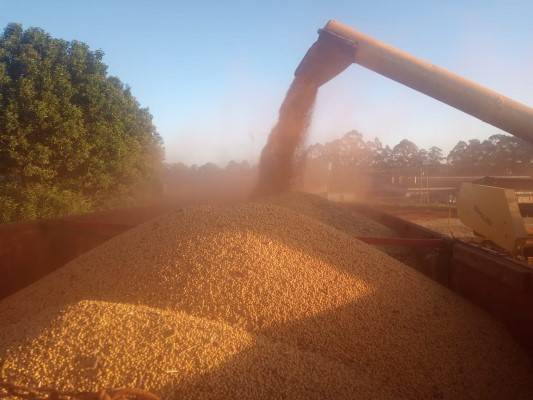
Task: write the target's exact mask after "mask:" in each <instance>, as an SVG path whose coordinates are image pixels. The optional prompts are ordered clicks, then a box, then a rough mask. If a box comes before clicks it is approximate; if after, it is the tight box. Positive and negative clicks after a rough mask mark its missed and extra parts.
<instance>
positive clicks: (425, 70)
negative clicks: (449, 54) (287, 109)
mask: <svg viewBox="0 0 533 400" xmlns="http://www.w3.org/2000/svg"><path fill="white" fill-rule="evenodd" d="M319 35H320V36H319V38H318V40H317V41H316V42H315V43H314V44H313V46H312V47H311V48H310V49H309V51H308V52H307V54H306V55H305V57H304V59H303V60H302V61H301V63H300V65H299V66H298V68H297V69H296V72H295V76H296V78H299V79H302V80H307V81H310V82H314V83H315V84H316V85H318V86H320V85H322V84H324V83H325V82H327V81H329V80H330V79H332V78H333V77H335V76H336V75H338V74H339V73H341V72H342V71H344V70H345V69H346V68H347V67H348V66H349V65H350V64H352V63H357V64H359V65H362V66H363V67H366V68H368V69H370V70H373V71H375V72H377V73H379V74H381V75H383V76H386V77H388V78H390V79H393V80H395V81H397V82H399V83H402V84H404V85H406V86H408V87H410V88H412V89H415V90H418V91H419V92H422V93H424V94H426V95H428V96H431V97H433V98H435V99H437V100H439V101H441V102H443V103H446V104H448V105H450V106H452V107H455V108H457V109H459V110H461V111H463V112H465V113H467V114H470V115H472V116H474V117H476V118H479V119H480V120H482V121H485V122H487V123H489V124H491V125H493V126H496V127H498V128H500V129H503V130H504V131H506V132H509V133H510V134H512V135H514V136H517V137H519V138H521V139H524V140H527V141H530V142H533V108H531V107H529V106H527V105H525V104H522V103H519V102H517V101H515V100H512V99H510V98H508V97H505V96H503V95H501V94H499V93H496V92H494V91H493V90H491V89H488V88H486V87H484V86H481V85H479V84H477V83H475V82H472V81H470V80H468V79H465V78H462V77H460V76H458V75H456V74H454V73H452V72H450V71H448V70H446V69H444V68H441V67H439V66H436V65H433V64H431V63H428V62H426V61H423V60H420V59H418V58H416V57H414V56H412V55H410V54H408V53H406V52H403V51H401V50H398V49H396V48H394V47H392V46H390V45H387V44H385V43H383V42H380V41H378V40H375V39H373V38H371V37H369V36H366V35H364V34H362V33H360V32H357V31H356V30H354V29H352V28H351V27H349V26H346V25H344V24H342V23H340V22H338V21H333V20H332V21H329V22H328V23H327V24H326V26H325V27H324V28H323V29H321V30H319ZM457 209H458V214H459V218H460V219H461V221H462V222H463V223H465V224H466V225H467V226H469V227H470V228H472V230H473V231H474V232H476V233H477V234H478V235H480V236H482V237H484V238H485V239H487V240H489V241H491V242H493V243H494V244H496V245H497V246H498V247H500V248H502V249H504V250H506V251H508V252H509V253H511V254H512V255H514V256H518V255H522V256H524V255H525V251H526V250H527V249H528V248H529V247H530V243H531V242H533V241H532V240H531V239H530V236H529V235H528V233H527V229H526V225H525V222H524V219H523V218H522V216H521V215H520V210H519V208H518V203H517V200H516V195H515V192H514V191H513V190H510V189H504V188H499V187H491V186H483V185H477V184H464V185H463V187H462V189H461V191H460V194H459V196H458V200H457Z"/></svg>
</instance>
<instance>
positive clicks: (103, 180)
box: [0, 24, 162, 222]
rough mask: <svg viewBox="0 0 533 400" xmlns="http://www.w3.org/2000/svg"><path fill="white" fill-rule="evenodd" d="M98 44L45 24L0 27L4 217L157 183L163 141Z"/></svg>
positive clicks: (41, 212) (46, 213)
mask: <svg viewBox="0 0 533 400" xmlns="http://www.w3.org/2000/svg"><path fill="white" fill-rule="evenodd" d="M102 58H103V52H102V51H100V50H96V51H92V50H90V49H89V47H88V46H87V45H86V44H84V43H82V42H78V41H71V42H68V41H65V40H61V39H56V38H53V37H51V36H50V35H49V34H47V33H46V32H44V31H43V30H42V29H38V28H29V29H26V30H23V29H22V27H21V26H20V25H18V24H9V25H8V26H7V27H6V28H5V30H4V32H3V35H1V36H0V184H1V186H0V209H1V211H0V221H4V222H5V221H12V220H19V219H29V218H39V217H51V216H57V215H63V214H68V213H73V212H80V211H85V210H90V209H94V208H97V207H102V206H104V205H106V204H108V203H109V202H110V201H112V200H113V199H117V198H127V197H132V196H134V195H135V193H136V192H138V191H140V190H141V189H146V188H148V187H150V186H151V185H154V182H155V181H154V179H155V176H156V172H157V169H158V168H159V165H160V162H161V159H162V141H161V138H160V137H159V135H158V134H157V132H156V130H155V127H154V125H153V124H152V116H151V115H150V113H149V111H148V110H147V109H145V108H141V107H140V105H139V103H138V102H137V101H136V99H135V98H134V97H133V96H132V94H131V92H130V89H129V87H127V86H125V85H124V84H123V83H122V82H121V81H120V80H119V79H118V78H116V77H111V76H108V74H107V66H106V65H105V64H104V63H103V62H102Z"/></svg>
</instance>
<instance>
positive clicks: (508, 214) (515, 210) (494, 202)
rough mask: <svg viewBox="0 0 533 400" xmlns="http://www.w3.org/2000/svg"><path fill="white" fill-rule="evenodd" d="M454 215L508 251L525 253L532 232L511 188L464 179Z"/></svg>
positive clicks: (530, 244) (532, 242)
mask: <svg viewBox="0 0 533 400" xmlns="http://www.w3.org/2000/svg"><path fill="white" fill-rule="evenodd" d="M457 215H458V217H459V219H460V220H461V221H462V222H463V223H464V224H465V225H467V226H469V227H470V228H472V229H473V230H474V232H475V233H476V234H477V235H478V236H480V237H482V238H484V239H486V240H489V241H491V242H492V243H494V244H496V245H497V246H498V247H500V248H502V249H504V250H506V251H508V252H509V253H510V254H512V255H513V256H523V257H526V256H527V250H528V249H533V236H531V235H530V234H529V233H528V229H527V225H526V220H525V219H524V218H523V217H522V215H521V214H520V208H519V207H518V201H517V198H516V193H515V191H514V190H513V189H505V188H500V187H494V186H485V185H477V184H473V183H463V184H462V186H461V190H460V192H459V196H458V197H457Z"/></svg>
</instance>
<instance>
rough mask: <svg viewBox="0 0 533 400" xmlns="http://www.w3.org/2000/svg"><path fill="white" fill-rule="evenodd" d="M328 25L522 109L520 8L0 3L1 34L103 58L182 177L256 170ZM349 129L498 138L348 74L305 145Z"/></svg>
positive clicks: (386, 138)
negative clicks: (218, 168) (44, 38)
mask: <svg viewBox="0 0 533 400" xmlns="http://www.w3.org/2000/svg"><path fill="white" fill-rule="evenodd" d="M329 19H337V20H339V21H342V22H344V23H346V24H348V25H351V26H353V27H354V28H355V29H357V30H359V31H361V32H364V33H366V34H368V35H370V36H373V37H375V38H376V39H379V40H382V41H384V42H386V43H389V44H391V45H393V46H395V47H398V48H400V49H402V50H404V51H407V52H409V53H411V54H413V55H415V56H417V57H419V58H422V59H425V60H428V61H430V62H432V63H434V64H437V65H440V66H442V67H445V68H447V69H449V70H451V71H453V72H455V73H458V74H459V75H462V76H464V77H466V78H469V79H472V80H474V81H476V82H478V83H480V84H482V85H485V86H488V87H490V88H492V89H494V90H496V91H498V92H500V93H502V94H504V95H506V96H509V97H511V98H513V99H515V100H518V101H520V102H523V103H525V104H527V105H529V106H532V105H533V22H532V21H533V1H531V0H523V1H519V0H507V1H505V0H501V1H494V0H480V1H474V0H457V1H452V0H448V1H444V0H441V1H437V0H433V1H432V0H425V1H408V0H406V1H399V0H398V1H392V0H391V1H383V0H373V1H357V0H329V1H324V0H320V1H315V0H298V1H290V0H285V1H278V0H271V1H263V2H257V1H251V0H248V1H215V0H212V1H202V0H197V1H157V0H152V1H141V0H127V1H125V0H113V1H111V0H91V1H81V0H78V1H74V0H46V1H44V0H42V1H37V0H19V1H13V0H0V26H1V27H5V25H6V24H7V23H9V22H19V23H21V24H23V25H24V27H30V26H37V27H40V28H43V29H44V30H46V31H47V32H49V33H50V34H52V35H53V36H55V37H59V38H62V39H66V40H74V39H75V40H80V41H83V42H86V43H87V44H88V45H89V46H90V47H91V48H92V49H101V50H103V51H104V53H105V57H104V62H105V63H106V64H107V65H108V67H109V69H108V71H109V73H110V74H111V75H115V76H118V77H119V78H120V79H121V80H122V81H123V82H125V83H126V84H128V85H129V86H130V87H131V88H132V93H133V94H134V95H135V96H136V98H137V99H138V100H139V102H140V104H141V105H142V106H144V107H148V108H149V109H150V112H151V113H152V115H153V117H154V124H155V125H156V127H157V129H158V132H159V133H160V134H161V136H162V137H163V140H164V142H165V151H166V160H167V161H168V162H184V163H185V164H188V165H191V164H198V165H200V164H204V163H206V162H215V163H217V164H220V165H225V164H226V163H227V162H228V161H230V160H232V159H234V160H238V161H240V160H245V159H246V160H249V161H251V162H256V161H257V159H258V155H259V152H260V150H261V148H262V146H263V145H264V143H265V141H266V138H267V137H268V133H269V131H270V129H271V128H272V126H273V125H274V124H275V122H276V117H277V111H278V109H279V106H280V104H281V102H282V100H283V97H284V95H285V92H286V90H287V88H288V86H289V84H290V82H291V80H292V78H293V74H294V70H295V68H296V67H297V65H298V63H299V62H300V60H301V58H302V57H303V56H304V54H305V52H306V51H307V49H308V48H309V46H310V45H311V44H312V43H313V42H314V41H315V40H316V38H317V29H319V28H321V27H323V26H324V25H325V23H326V22H327V21H328V20H329ZM352 129H356V130H358V131H360V132H361V133H363V135H364V136H365V138H367V139H368V140H373V139H374V138H375V137H377V138H379V139H380V140H381V141H382V142H383V143H385V144H389V145H394V144H396V143H398V142H399V141H400V140H401V139H404V138H406V139H409V140H412V141H414V142H415V143H417V144H418V145H419V146H421V147H430V146H439V147H441V148H442V149H443V150H445V151H449V150H450V149H451V148H452V147H453V146H454V145H455V143H456V142H457V141H459V140H468V139H473V138H479V139H484V138H486V137H488V136H490V135H493V134H497V133H502V131H500V130H499V129H497V128H494V127H491V126H490V125H488V124H485V123H484V122H481V121H479V120H477V119H475V118H473V117H471V116H469V115H466V114H464V113H462V112H461V111H458V110H455V109H453V108H451V107H449V106H447V105H445V104H442V103H440V102H438V101H436V100H434V99H432V98H430V97H427V96H425V95H422V94H420V93H418V92H416V91H414V90H412V89H409V88H407V87H405V86H402V85H401V84H398V83H396V82H394V81H392V80H389V79H387V78H385V77H382V76H380V75H377V74H376V73H374V72H372V71H368V70H365V69H364V68H363V67H360V66H358V65H355V64H354V65H352V66H350V67H349V68H348V69H347V70H346V71H345V72H343V73H342V74H341V75H339V76H338V77H336V78H335V79H333V80H332V81H330V82H328V83H326V84H325V85H324V86H323V87H322V88H321V89H320V92H319V95H318V99H317V104H316V106H315V112H314V115H313V120H312V123H311V127H310V131H309V135H308V138H307V141H308V142H309V143H315V142H325V141H329V140H333V139H335V138H337V137H340V136H341V135H342V134H344V133H346V132H347V131H350V130H352Z"/></svg>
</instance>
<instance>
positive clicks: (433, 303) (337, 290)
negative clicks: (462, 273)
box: [0, 195, 533, 399]
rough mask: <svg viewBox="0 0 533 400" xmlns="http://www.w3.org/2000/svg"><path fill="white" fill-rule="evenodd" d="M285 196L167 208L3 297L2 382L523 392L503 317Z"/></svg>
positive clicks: (205, 392)
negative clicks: (166, 211) (498, 319)
mask: <svg viewBox="0 0 533 400" xmlns="http://www.w3.org/2000/svg"><path fill="white" fill-rule="evenodd" d="M285 196H287V195H285ZM292 196H295V197H294V199H291V198H290V197H283V198H281V197H277V198H271V199H270V200H267V201H262V202H255V203H243V204H240V205H234V206H225V207H197V208H187V209H182V210H180V211H177V212H174V213H172V214H168V215H166V216H163V217H161V218H158V219H156V220H153V221H150V222H148V223H146V224H144V225H141V226H139V227H137V228H135V229H133V230H131V231H128V232H126V233H124V234H122V235H120V236H118V237H116V238H114V239H112V240H110V241H109V242H106V243H104V244H103V245H101V246H100V247H98V248H95V249H93V250H92V251H90V252H88V253H86V254H84V255H82V256H81V257H79V258H78V259H76V260H74V261H72V262H70V263H69V264H67V265H66V266H65V267H63V268H61V269H59V270H57V271H55V272H54V273H52V274H50V275H49V276H47V277H46V278H44V279H42V280H40V281H38V282H36V283H34V284H33V285H31V286H29V287H27V288H25V289H23V290H22V291H20V292H18V293H16V294H14V295H12V296H11V297H9V298H7V299H5V300H3V301H2V302H1V303H0V320H2V321H4V326H3V327H2V329H1V331H0V358H1V359H2V360H3V363H2V367H1V371H0V373H1V376H2V378H9V379H10V381H15V382H17V383H21V384H40V385H45V386H59V387H60V388H61V389H72V388H76V389H82V390H97V389H99V388H102V387H117V386H129V387H131V386H136V387H141V388H144V389H148V390H150V391H153V392H155V393H157V394H160V395H162V396H163V397H173V396H176V397H178V398H236V397H239V398H247V399H248V398H249V399H253V398H270V397H277V398H281V397H284V398H363V399H392V398H450V399H451V398H453V399H471V398H479V399H501V398H514V399H522V398H523V399H527V398H531V397H532V396H533V387H532V385H533V366H532V365H531V361H530V360H529V359H528V358H527V356H526V355H525V354H524V353H523V350H522V349H521V348H520V347H519V346H518V345H517V344H516V343H515V342H514V340H513V339H512V338H511V337H510V336H509V334H508V333H507V332H506V330H505V329H504V328H503V327H502V326H500V325H499V324H498V323H497V322H495V321H494V320H493V319H491V318H490V317H489V316H488V315H487V314H486V313H484V312H483V311H481V310H480V309H478V308H476V307H475V306H473V305H472V304H470V303H468V302H467V301H465V300H463V299H462V298H460V297H458V296H457V295H455V294H453V293H452V292H450V291H449V290H447V289H446V288H444V287H441V286H439V285H438V284H436V283H434V282H432V281H430V280H429V279H427V278H426V277H424V276H423V275H421V274H419V273H418V272H416V271H414V270H412V269H410V268H409V267H407V266H405V265H403V264H401V263H400V262H399V261H396V260H394V259H393V258H391V257H389V256H388V255H386V254H384V253H383V252H380V251H379V250H377V249H375V248H372V247H370V246H368V245H366V244H364V243H362V242H360V241H358V240H356V239H354V237H353V234H351V233H349V231H347V230H346V229H338V228H336V227H334V226H333V225H331V224H329V223H327V222H328V220H329V221H332V219H330V218H329V217H328V216H327V215H325V213H326V211H327V209H328V207H333V208H335V207H334V206H332V205H331V204H328V207H325V206H324V204H325V203H323V202H322V201H318V200H317V199H315V198H313V197H310V196H301V195H300V196H297V195H292ZM295 201H296V202H305V204H302V206H301V207H296V206H294V204H295V203H294V202H295ZM290 204H293V206H288V205H290ZM299 210H300V211H299ZM302 210H305V211H304V212H302ZM332 212H333V211H332ZM338 212H341V209H335V213H338ZM342 212H345V211H344V210H342ZM346 212H347V211H346ZM348 216H349V217H350V218H352V220H353V221H354V224H357V215H356V214H353V213H349V214H348V213H347V218H348ZM317 218H318V219H317ZM337 218H338V215H336V216H335V218H334V219H333V220H336V219H337ZM365 220H366V219H365V218H364V217H361V221H365ZM368 226H370V225H365V229H369V228H368ZM354 232H356V229H354V230H353V231H352V233H354Z"/></svg>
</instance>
